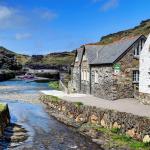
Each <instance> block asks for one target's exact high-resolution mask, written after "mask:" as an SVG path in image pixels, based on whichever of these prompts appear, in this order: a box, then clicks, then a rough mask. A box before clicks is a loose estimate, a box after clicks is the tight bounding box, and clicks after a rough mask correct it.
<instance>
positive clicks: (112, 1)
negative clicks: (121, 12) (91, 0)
mask: <svg viewBox="0 0 150 150" xmlns="http://www.w3.org/2000/svg"><path fill="white" fill-rule="evenodd" d="M118 4H119V0H108V1H107V2H106V3H104V4H103V5H102V7H101V10H102V11H107V10H109V9H112V8H116V7H117V6H118Z"/></svg>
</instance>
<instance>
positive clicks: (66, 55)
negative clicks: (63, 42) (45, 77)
mask: <svg viewBox="0 0 150 150" xmlns="http://www.w3.org/2000/svg"><path fill="white" fill-rule="evenodd" d="M74 57H75V53H73V52H62V53H61V52H60V53H51V54H48V55H45V56H41V57H39V56H37V57H36V56H35V57H32V58H31V60H30V61H29V62H28V64H41V65H68V64H71V63H72V62H73V60H74Z"/></svg>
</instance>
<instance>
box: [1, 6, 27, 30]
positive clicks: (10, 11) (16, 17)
mask: <svg viewBox="0 0 150 150" xmlns="http://www.w3.org/2000/svg"><path fill="white" fill-rule="evenodd" d="M26 21H27V18H26V17H25V16H24V15H23V14H22V12H21V11H20V10H19V9H16V8H12V7H8V6H4V5H0V29H7V28H17V27H19V28H20V27H22V26H24V25H25V23H26Z"/></svg>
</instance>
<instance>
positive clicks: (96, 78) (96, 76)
mask: <svg viewBox="0 0 150 150" xmlns="http://www.w3.org/2000/svg"><path fill="white" fill-rule="evenodd" d="M95 83H98V71H95Z"/></svg>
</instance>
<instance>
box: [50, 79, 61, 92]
mask: <svg viewBox="0 0 150 150" xmlns="http://www.w3.org/2000/svg"><path fill="white" fill-rule="evenodd" d="M49 87H50V88H52V89H55V90H58V89H59V81H51V82H50V83H49Z"/></svg>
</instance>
